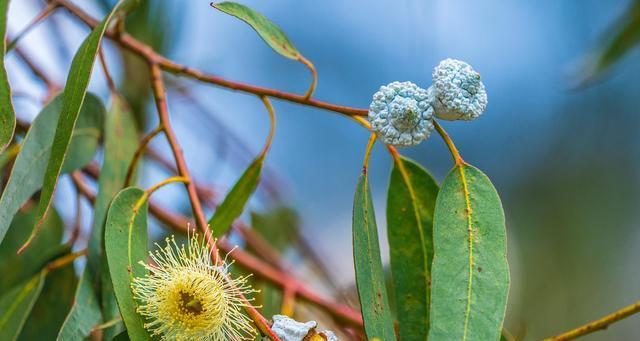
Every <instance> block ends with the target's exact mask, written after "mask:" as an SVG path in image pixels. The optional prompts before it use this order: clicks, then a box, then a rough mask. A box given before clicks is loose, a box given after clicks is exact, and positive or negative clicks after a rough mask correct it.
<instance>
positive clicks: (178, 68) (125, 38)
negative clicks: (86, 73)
mask: <svg viewBox="0 0 640 341" xmlns="http://www.w3.org/2000/svg"><path fill="white" fill-rule="evenodd" d="M53 2H55V3H57V4H59V5H60V6H62V7H64V8H65V9H67V10H68V11H69V12H71V13H72V14H73V15H74V16H76V17H78V18H79V19H80V20H82V21H83V22H84V23H85V24H87V25H89V26H90V27H92V28H93V27H95V26H96V25H98V21H97V20H96V19H94V18H92V17H91V16H89V15H88V14H87V13H86V12H84V11H83V10H82V9H80V8H79V7H77V6H75V5H74V4H72V3H70V2H68V1H66V0H53ZM106 36H107V37H108V38H110V39H112V40H114V41H115V42H117V43H118V44H119V45H120V46H122V47H124V48H126V49H127V50H129V51H131V52H133V53H135V54H137V55H139V56H140V57H142V58H144V59H146V60H147V61H148V62H150V63H152V64H156V65H158V66H159V67H160V68H162V69H163V70H165V71H167V72H170V73H173V74H176V75H185V76H188V77H191V78H193V79H196V80H199V81H201V82H204V83H210V84H214V85H217V86H221V87H223V88H227V89H231V90H236V91H241V92H247V93H251V94H254V95H258V96H266V97H272V98H278V99H281V100H285V101H289V102H294V103H298V104H302V105H306V106H311V107H316V108H320V109H325V110H329V111H333V112H337V113H340V114H343V115H347V116H366V115H367V112H368V111H367V110H366V109H359V108H352V107H347V106H342V105H336V104H332V103H328V102H323V101H319V100H316V99H312V98H305V96H304V95H297V94H293V93H289V92H283V91H279V90H276V89H271V88H265V87H260V86H255V85H251V84H245V83H241V82H235V81H231V80H228V79H226V78H223V77H218V76H214V75H211V74H207V73H205V72H202V71H199V70H197V69H193V68H191V67H189V66H186V65H182V64H179V63H176V62H174V61H172V60H170V59H168V58H166V57H164V56H162V55H159V54H158V53H156V52H155V51H153V50H152V49H151V47H149V46H148V45H145V44H143V43H141V42H139V41H138V40H136V39H135V38H133V37H131V36H130V35H128V34H122V35H118V34H116V32H115V31H113V30H109V31H107V32H106Z"/></svg>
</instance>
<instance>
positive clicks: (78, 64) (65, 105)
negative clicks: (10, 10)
mask: <svg viewBox="0 0 640 341" xmlns="http://www.w3.org/2000/svg"><path fill="white" fill-rule="evenodd" d="M123 3H124V4H125V5H128V1H123V0H120V1H118V3H117V4H116V5H115V7H114V8H113V10H112V11H111V12H110V13H109V14H108V15H107V17H106V18H104V20H102V22H101V23H100V24H99V25H98V26H96V27H95V28H94V29H93V31H91V33H90V34H89V36H88V37H87V38H86V39H85V40H84V42H82V45H80V48H78V51H77V52H76V54H75V56H74V57H73V61H72V62H71V69H70V70H69V75H68V76H67V83H66V84H65V88H64V93H63V95H62V110H61V114H60V117H59V118H58V123H57V127H56V133H55V136H54V138H53V144H52V148H51V154H50V155H49V160H48V163H47V168H46V171H45V173H44V182H43V185H42V192H41V193H40V202H39V203H38V214H37V217H38V219H37V221H38V222H39V221H40V220H42V218H43V217H44V216H45V214H46V213H47V210H48V209H49V205H50V204H51V199H52V197H53V192H54V191H55V187H56V184H57V182H58V176H60V172H61V170H62V162H63V161H64V158H65V155H66V154H67V151H68V149H69V143H70V142H71V136H72V133H73V130H74V127H75V125H76V121H77V119H78V115H79V114H80V108H81V107H82V103H83V102H84V100H85V95H86V93H87V86H88V85H89V79H90V78H91V71H92V70H93V64H94V61H95V58H96V55H97V54H98V48H99V47H100V42H101V41H102V36H103V35H104V32H105V30H106V29H107V26H108V24H109V21H110V19H111V17H113V15H114V13H116V12H117V11H118V10H119V9H120V8H121V6H122V5H123ZM37 224H38V223H37ZM37 231H38V229H37V226H36V228H35V229H34V232H33V233H32V235H33V234H34V233H37Z"/></svg>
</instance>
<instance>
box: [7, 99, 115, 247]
mask: <svg viewBox="0 0 640 341" xmlns="http://www.w3.org/2000/svg"><path fill="white" fill-rule="evenodd" d="M61 107H62V98H61V96H58V97H56V98H55V99H54V100H53V101H51V102H50V103H49V104H48V105H47V106H46V107H45V108H44V109H42V111H41V112H40V114H38V117H36V119H35V120H34V121H33V123H32V124H31V128H29V131H28V132H27V135H26V136H25V138H24V140H23V141H22V147H21V149H20V153H19V154H18V156H17V157H16V160H15V163H14V165H13V168H12V169H11V175H10V176H9V180H8V182H7V186H6V187H5V188H4V191H3V192H2V196H1V197H0V243H2V240H3V239H4V236H5V234H6V233H7V229H8V228H9V224H11V220H12V219H13V216H14V215H15V214H16V213H17V212H18V209H19V208H20V207H21V206H22V205H23V204H24V203H25V202H27V200H28V199H29V198H30V197H31V195H33V193H35V192H36V191H37V190H38V189H40V187H41V186H42V179H43V176H44V172H45V169H46V167H47V159H48V158H49V154H50V153H51V145H52V143H53V135H54V134H55V124H56V121H57V120H58V116H59V115H60V110H61ZM104 112H105V109H104V106H103V105H102V102H101V101H100V99H98V98H97V97H96V96H94V95H92V94H88V95H87V98H86V99H85V101H84V103H83V104H82V109H81V111H80V117H79V118H78V124H77V125H76V127H75V129H74V131H73V135H72V139H71V147H70V148H69V153H68V154H67V156H66V158H65V160H64V165H63V166H62V171H63V172H65V173H66V172H70V171H73V170H76V169H79V168H81V167H84V166H85V165H86V164H88V163H89V162H90V161H91V159H92V158H93V156H94V154H95V153H96V150H97V148H98V145H99V141H100V135H101V133H102V126H103V124H104ZM36 221H37V220H34V223H35V222H36ZM32 226H33V225H32ZM23 228H25V229H28V228H27V227H26V226H25V227H23ZM27 236H28V234H27ZM27 236H25V239H26V237H27ZM22 242H24V239H23V240H22ZM16 250H17V248H16V249H15V250H13V253H14V254H15V251H16Z"/></svg>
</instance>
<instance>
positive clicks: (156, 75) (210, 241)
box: [149, 62, 280, 341]
mask: <svg viewBox="0 0 640 341" xmlns="http://www.w3.org/2000/svg"><path fill="white" fill-rule="evenodd" d="M149 67H150V69H151V70H150V71H151V87H152V90H153V97H154V99H155V102H156V108H157V109H158V115H159V117H160V124H161V125H162V126H163V127H164V134H165V136H166V137H167V141H168V142H169V145H170V146H171V151H172V152H173V157H174V159H175V161H176V167H177V168H178V174H179V175H180V176H181V177H183V178H186V179H188V180H189V182H188V183H185V186H186V187H187V193H188V195H189V201H190V202H191V209H192V211H193V215H194V217H195V218H196V225H197V226H198V227H199V228H200V231H202V234H203V235H204V238H205V241H206V242H207V246H208V247H209V250H210V252H211V255H212V256H213V258H214V259H218V257H217V254H218V248H217V246H216V240H215V239H214V238H213V235H212V234H211V230H210V229H209V226H208V224H207V220H206V218H205V216H204V212H203V211H202V205H201V204H200V198H198V193H197V192H196V187H195V185H194V184H193V183H192V181H191V175H190V174H189V169H188V168H187V165H186V162H185V160H184V156H183V155H182V149H181V148H180V146H179V145H178V141H177V139H176V137H175V134H174V132H173V128H172V126H171V122H170V120H169V111H168V108H167V101H166V98H165V90H164V82H163V80H162V70H161V69H160V66H159V65H158V64H155V63H153V62H152V63H150V64H149ZM227 252H229V251H227ZM240 296H241V298H242V299H243V300H244V301H245V303H246V304H245V310H246V312H247V314H248V315H249V317H251V319H252V320H253V322H254V323H255V325H256V327H258V329H260V331H261V332H262V334H263V335H266V336H267V337H268V338H269V339H271V340H272V341H280V338H278V336H277V335H276V334H275V333H274V332H273V331H272V330H271V327H270V326H269V323H268V322H267V320H266V319H265V318H264V317H263V316H262V315H261V314H260V312H258V310H257V309H256V308H254V307H253V305H251V304H250V303H249V302H248V301H247V299H246V298H245V297H244V296H243V295H242V294H241V295H240Z"/></svg>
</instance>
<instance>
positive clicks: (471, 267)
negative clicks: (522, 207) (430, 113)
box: [429, 165, 509, 341]
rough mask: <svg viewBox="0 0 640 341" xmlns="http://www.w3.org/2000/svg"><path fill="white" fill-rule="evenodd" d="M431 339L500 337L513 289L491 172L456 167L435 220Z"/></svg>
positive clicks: (440, 196)
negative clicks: (486, 173)
mask: <svg viewBox="0 0 640 341" xmlns="http://www.w3.org/2000/svg"><path fill="white" fill-rule="evenodd" d="M433 244H434V249H435V253H434V261H433V266H432V268H431V278H432V287H431V312H430V313H431V316H430V318H431V323H430V330H429V340H430V341H440V340H447V341H448V340H499V339H500V332H501V330H502V323H503V320H504V315H505V310H506V305H507V295H508V292H509V267H508V264H507V238H506V229H505V219H504V212H503V210H502V204H501V202H500V198H499V196H498V193H497V192H496V190H495V188H494V187H493V185H492V184H491V181H489V178H487V176H486V175H484V174H483V173H482V172H481V171H480V170H478V169H476V168H474V167H472V166H469V165H460V166H456V167H455V168H454V169H453V170H451V172H450V173H449V175H447V177H446V178H445V180H444V182H443V183H442V187H441V188H440V192H439V193H438V199H437V201H436V208H435V214H434V221H433Z"/></svg>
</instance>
